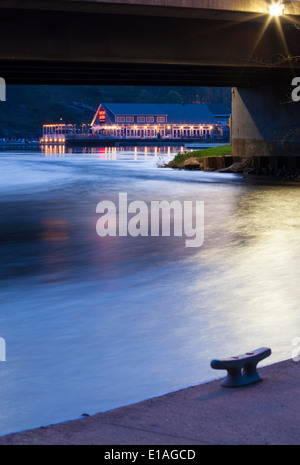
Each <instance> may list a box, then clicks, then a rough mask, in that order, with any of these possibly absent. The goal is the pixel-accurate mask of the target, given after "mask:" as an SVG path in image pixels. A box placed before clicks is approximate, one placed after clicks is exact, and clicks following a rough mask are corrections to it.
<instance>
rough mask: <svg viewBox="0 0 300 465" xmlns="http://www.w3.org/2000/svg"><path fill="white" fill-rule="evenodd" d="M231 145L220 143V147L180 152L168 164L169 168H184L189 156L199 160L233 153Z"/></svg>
mask: <svg viewBox="0 0 300 465" xmlns="http://www.w3.org/2000/svg"><path fill="white" fill-rule="evenodd" d="M231 154H232V147H231V145H220V146H218V147H210V148H209V149H202V150H195V151H192V152H183V153H178V154H177V155H176V156H175V158H174V159H173V160H172V161H170V163H168V165H166V166H167V167H168V168H183V166H184V162H185V161H186V160H188V159H189V158H195V159H196V160H197V159H199V161H200V160H201V159H202V158H205V157H223V156H224V155H231Z"/></svg>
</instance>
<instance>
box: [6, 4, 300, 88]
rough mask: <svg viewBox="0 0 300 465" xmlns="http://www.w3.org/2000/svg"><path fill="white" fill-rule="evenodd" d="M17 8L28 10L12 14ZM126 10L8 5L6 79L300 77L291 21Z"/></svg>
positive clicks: (224, 81) (194, 81) (208, 81)
mask: <svg viewBox="0 0 300 465" xmlns="http://www.w3.org/2000/svg"><path fill="white" fill-rule="evenodd" d="M132 1H133V0H132ZM174 1H175V0H173V2H174ZM191 1H192V0H189V3H190V2H191ZM199 1H200V0H199ZM12 3H13V4H14V5H15V4H18V5H19V7H18V8H14V9H12V8H3V6H9V5H10V4H12ZM119 3H122V4H123V3H126V2H114V3H113V4H112V3H111V2H110V3H109V4H106V3H105V2H96V1H89V2H85V1H82V0H77V1H76V2H74V1H70V0H69V1H62V0H61V1H53V2H52V3H51V2H49V1H45V0H39V1H38V2H37V1H35V0H31V1H27V0H23V3H22V2H20V1H19V2H18V1H17V0H15V1H14V2H12V0H11V1H10V0H6V1H5V0H3V1H2V2H1V5H0V13H1V28H0V44H1V47H0V75H1V76H2V77H4V78H5V79H6V80H7V83H12V84H13V83H20V84H22V83H24V84H25V83H26V84H36V83H39V84H52V83H53V84H54V83H57V84H59V83H70V84H99V85H101V84H102V85H104V84H110V85H113V84H115V85H122V84H123V85H130V84H136V85H137V84H141V85H176V86H177V85H186V86H230V87H232V86H253V85H254V86H255V85H258V84H274V83H276V82H274V81H277V83H279V82H281V83H287V82H290V81H291V76H295V75H297V74H299V73H300V64H299V63H297V62H295V63H293V67H291V66H290V65H291V63H290V62H288V61H287V62H286V61H285V60H282V57H283V56H288V55H289V54H294V55H299V47H300V45H299V43H300V41H299V34H300V31H299V29H298V28H297V27H296V26H295V25H294V24H293V23H291V22H290V20H286V19H282V20H281V21H280V27H279V23H278V21H275V20H274V19H273V20H271V21H270V17H269V15H266V14H258V13H255V14H254V13H251V12H237V11H234V12H232V11H220V10H208V9H197V8H171V7H168V8H166V7H165V8H163V7H157V6H156V7H155V6H149V5H148V6H144V7H142V6H141V5H127V6H125V5H121V4H119ZM135 3H136V2H135ZM146 3H149V1H148V2H146ZM153 3H159V2H157V0H156V1H155V2H154V1H153ZM160 3H162V2H160ZM165 3H170V1H168V2H165ZM171 3H172V1H171ZM179 3H186V2H179ZM211 3H213V2H211ZM225 3H226V2H225ZM248 3H249V2H248ZM20 5H23V6H25V7H26V8H25V9H24V8H21V6H20ZM37 5H38V6H37ZM50 5H52V6H51V8H50ZM74 5H75V6H74ZM82 5H83V6H85V8H84V9H82V11H78V10H80V8H79V7H80V6H81V8H83V7H82ZM46 6H48V8H49V9H48V10H47V9H46ZM62 6H64V8H62ZM70 6H72V9H70ZM68 9H69V10H70V11H67V10H68ZM282 34H284V37H283V35H282Z"/></svg>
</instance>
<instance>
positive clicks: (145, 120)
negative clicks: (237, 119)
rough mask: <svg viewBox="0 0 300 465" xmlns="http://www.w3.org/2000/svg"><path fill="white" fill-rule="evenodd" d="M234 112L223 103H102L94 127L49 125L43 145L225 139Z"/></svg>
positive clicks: (85, 125)
mask: <svg viewBox="0 0 300 465" xmlns="http://www.w3.org/2000/svg"><path fill="white" fill-rule="evenodd" d="M229 118H230V111H229V110H228V109H227V108H226V107H225V105H222V104H211V105H209V104H175V103H172V104H152V103H100V105H99V107H98V109H97V111H96V113H95V115H94V118H93V120H92V122H91V123H90V124H83V125H80V126H78V125H75V124H45V125H44V126H43V136H42V138H41V143H44V144H47V143H57V144H64V143H65V142H67V141H68V140H79V139H84V140H90V141H93V140H107V139H108V140H110V139H111V140H121V141H122V140H140V139H141V140H166V141H168V140H169V141H175V142H176V140H177V141H179V140H180V141H184V140H197V141H200V140H204V141H212V140H225V139H227V138H228V137H229Z"/></svg>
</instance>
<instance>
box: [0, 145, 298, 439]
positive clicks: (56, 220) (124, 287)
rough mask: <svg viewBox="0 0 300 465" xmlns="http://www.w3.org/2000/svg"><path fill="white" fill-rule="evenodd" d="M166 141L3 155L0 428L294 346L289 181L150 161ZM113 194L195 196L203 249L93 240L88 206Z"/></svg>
mask: <svg viewBox="0 0 300 465" xmlns="http://www.w3.org/2000/svg"><path fill="white" fill-rule="evenodd" d="M177 151H178V150H177V149H175V148H154V147H148V148H147V149H146V150H145V149H144V148H135V149H134V148H132V149H130V148H128V149H90V150H84V151H82V150H81V151H72V150H69V151H68V150H67V151H66V152H65V151H64V150H63V149H59V150H53V149H51V150H50V149H47V150H45V149H44V150H43V151H39V150H36V151H35V150H27V151H6V152H5V151H3V152H1V153H0V166H1V183H0V222H1V242H0V248H1V269H0V279H1V288H0V306H1V307H0V308H1V312H0V336H1V337H2V338H4V340H5V343H6V361H3V362H1V363H0V434H1V435H4V434H7V433H11V432H17V431H22V430H26V429H31V428H34V427H38V426H42V425H48V424H51V423H58V422H61V421H66V420H69V419H73V418H78V417H80V416H81V415H82V414H94V413H97V412H100V411H106V410H109V409H112V408H115V407H119V406H122V405H126V404H130V403H133V402H138V401H140V400H143V399H146V398H150V397H153V396H157V395H160V394H163V393H166V392H170V391H174V390H178V389H181V388H184V387H187V386H191V385H195V384H198V383H202V382H205V381H207V380H211V379H215V378H217V377H220V376H224V375H225V373H224V372H216V371H215V370H212V368H211V367H210V361H211V360H212V359H213V358H219V357H221V358H223V357H227V356H231V355H236V354H240V353H244V352H249V351H251V350H254V349H256V348H259V347H265V346H266V347H270V348H271V349H272V355H271V357H269V358H268V359H267V360H266V361H265V364H269V363H274V362H277V361H280V360H284V359H287V358H290V357H291V354H292V350H293V346H292V341H293V339H294V338H297V337H300V311H299V302H300V298H299V297H300V291H299V282H300V267H299V264H298V257H299V256H300V240H299V237H300V236H299V235H300V217H299V214H298V213H299V208H300V196H299V189H298V186H297V185H295V184H289V185H288V184H287V185H280V184H276V183H272V182H268V183H267V182H265V181H263V180H250V179H243V178H242V177H241V176H240V175H235V174H220V173H214V172H211V173H209V172H187V171H176V170H171V169H162V168H159V167H158V164H159V163H158V161H159V162H161V161H162V160H165V161H168V160H169V159H171V158H172V157H173V156H174V154H175V153H177ZM121 192H122V193H124V192H126V193H127V194H128V198H129V199H132V200H142V201H144V202H146V203H147V204H149V203H150V202H151V201H152V200H154V199H155V200H163V199H164V200H168V201H172V200H175V199H179V200H181V201H182V202H183V201H186V200H190V201H191V200H193V201H194V200H199V201H202V202H204V205H205V240H204V244H203V246H202V247H200V248H187V247H185V243H184V240H183V238H182V237H174V236H171V237H130V236H128V237H102V238H101V237H99V236H98V235H97V233H96V222H97V219H98V218H99V215H98V214H97V213H96V206H97V204H98V202H99V201H102V200H105V199H106V200H111V201H114V202H116V201H117V199H118V194H119V193H121ZM262 365H263V364H261V366H262Z"/></svg>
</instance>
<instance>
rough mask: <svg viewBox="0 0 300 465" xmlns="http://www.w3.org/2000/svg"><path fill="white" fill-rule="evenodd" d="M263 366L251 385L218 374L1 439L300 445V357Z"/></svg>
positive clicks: (8, 441)
mask: <svg viewBox="0 0 300 465" xmlns="http://www.w3.org/2000/svg"><path fill="white" fill-rule="evenodd" d="M258 371H259V373H260V375H261V377H262V378H263V381H262V382H259V383H256V384H253V385H251V386H248V387H243V388H223V387H221V386H220V383H221V381H222V380H221V379H217V380H215V381H212V382H209V383H205V384H200V385H197V386H193V387H190V388H187V389H182V390H180V391H177V392H172V393H170V394H166V395H163V396H160V397H156V398H153V399H149V400H145V401H143V402H139V403H136V404H133V405H129V406H125V407H120V408H117V409H114V410H111V411H108V412H104V413H98V414H96V415H93V416H89V417H84V418H80V419H78V420H72V421H67V422H65V423H60V424H57V425H51V426H47V427H41V428H37V429H35V430H31V431H25V432H21V433H16V434H10V435H8V436H3V437H0V445H12V444H14V445H17V444H19V445H34V444H35V445H120V446H121V445H178V446H180V445H267V444H270V445H299V444H300V402H299V398H300V363H297V362H294V361H293V360H287V361H284V362H280V363H276V364H273V365H268V366H264V367H262V368H259V366H258ZM222 374H223V373H222ZM225 374H226V372H225V373H224V376H225ZM218 376H220V373H218Z"/></svg>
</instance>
